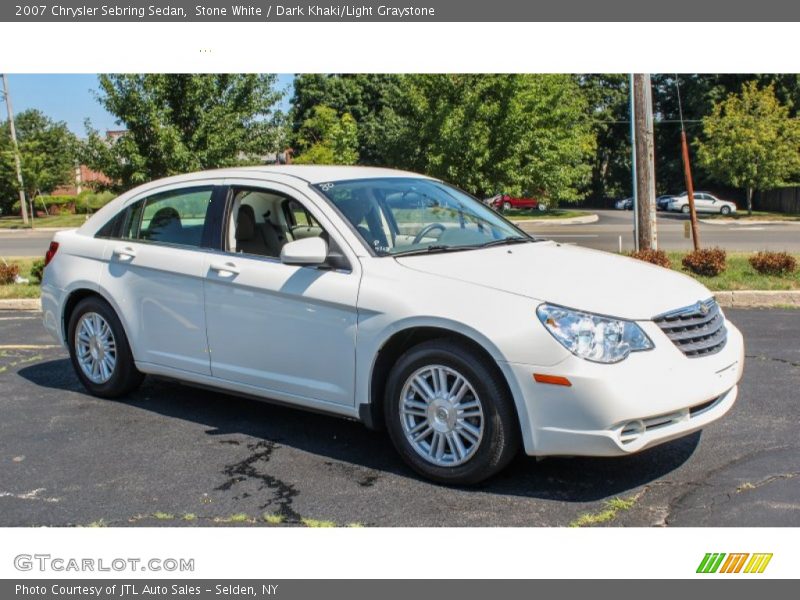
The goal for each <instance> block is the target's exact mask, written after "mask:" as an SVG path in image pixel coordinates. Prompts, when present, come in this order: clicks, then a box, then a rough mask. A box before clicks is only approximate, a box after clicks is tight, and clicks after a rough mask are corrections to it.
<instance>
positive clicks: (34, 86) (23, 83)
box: [0, 74, 294, 137]
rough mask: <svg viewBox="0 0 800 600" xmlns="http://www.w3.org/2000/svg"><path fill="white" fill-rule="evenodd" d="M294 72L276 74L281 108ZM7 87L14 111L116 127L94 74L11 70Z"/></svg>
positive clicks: (79, 129) (1, 111)
mask: <svg viewBox="0 0 800 600" xmlns="http://www.w3.org/2000/svg"><path fill="white" fill-rule="evenodd" d="M293 80H294V75H288V74H286V75H278V88H279V89H281V90H287V94H286V95H285V96H284V98H283V101H282V103H281V106H280V108H281V109H282V110H284V111H285V110H288V108H289V99H290V97H291V86H292V81H293ZM8 88H9V93H10V95H11V101H12V105H13V107H14V113H15V114H17V113H21V112H22V111H23V110H27V109H29V108H38V109H39V110H40V111H42V112H43V113H44V114H46V115H47V116H49V117H50V118H51V119H53V120H55V121H64V122H65V123H66V124H67V127H69V128H70V130H71V131H72V132H73V133H75V134H76V135H78V136H81V137H83V136H85V135H86V128H85V127H84V121H85V120H86V119H87V118H88V119H90V120H91V122H92V127H94V128H95V129H98V130H99V131H105V130H107V129H118V128H119V125H118V124H117V123H116V122H115V119H114V116H113V115H110V114H109V113H107V112H106V111H105V110H104V109H103V107H102V106H100V103H99V102H98V101H97V100H96V99H95V93H96V92H97V90H98V85H97V75H85V74H80V75H77V74H76V75H66V74H59V75H22V74H18V75H15V74H10V75H9V76H8ZM5 118H6V111H5V106H3V107H2V108H0V120H5Z"/></svg>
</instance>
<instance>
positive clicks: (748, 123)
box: [697, 81, 800, 213]
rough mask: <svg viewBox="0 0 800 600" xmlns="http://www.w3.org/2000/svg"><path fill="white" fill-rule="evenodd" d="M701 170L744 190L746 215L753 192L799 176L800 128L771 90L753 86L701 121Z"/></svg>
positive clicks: (771, 88)
mask: <svg viewBox="0 0 800 600" xmlns="http://www.w3.org/2000/svg"><path fill="white" fill-rule="evenodd" d="M697 147H698V159H699V161H700V164H701V165H702V166H703V167H704V168H705V169H706V170H707V171H708V172H709V174H710V175H711V176H712V177H714V178H715V179H717V180H719V181H721V182H723V183H727V184H729V185H732V186H735V187H739V188H744V189H745V190H746V192H747V210H748V212H749V213H752V210H753V191H754V190H764V189H769V188H773V187H777V186H781V185H785V184H786V183H788V182H789V181H790V180H791V179H792V178H793V177H796V176H797V174H798V172H800V122H798V121H797V120H795V119H793V118H791V116H790V113H789V107H788V106H786V105H785V104H781V102H780V101H779V100H778V98H777V97H776V95H775V87H774V85H772V84H770V85H768V86H767V87H764V88H759V87H758V84H757V83H756V82H755V81H750V82H747V83H745V84H744V85H743V86H742V89H741V92H740V93H739V94H731V95H730V96H728V97H727V98H726V99H725V100H722V101H721V102H717V103H716V104H715V105H714V108H713V110H712V112H711V114H710V115H709V116H707V117H705V118H704V119H703V139H701V140H700V141H699V142H698V144H697Z"/></svg>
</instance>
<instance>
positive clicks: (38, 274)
mask: <svg viewBox="0 0 800 600" xmlns="http://www.w3.org/2000/svg"><path fill="white" fill-rule="evenodd" d="M43 274H44V260H43V259H41V258H40V259H39V260H35V261H33V266H32V267H31V277H33V278H34V279H35V280H36V281H39V282H41V281H42V275H43Z"/></svg>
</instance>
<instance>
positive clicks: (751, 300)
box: [0, 290, 800, 311]
mask: <svg viewBox="0 0 800 600" xmlns="http://www.w3.org/2000/svg"><path fill="white" fill-rule="evenodd" d="M714 297H715V298H716V299H717V302H719V305H720V306H722V307H723V308H780V307H787V306H790V307H797V308H800V290H736V291H731V292H714ZM2 310H28V311H31V310H35V311H40V310H42V302H41V300H39V299H38V298H11V299H6V300H0V311H2Z"/></svg>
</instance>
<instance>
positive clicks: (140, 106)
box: [85, 74, 281, 188]
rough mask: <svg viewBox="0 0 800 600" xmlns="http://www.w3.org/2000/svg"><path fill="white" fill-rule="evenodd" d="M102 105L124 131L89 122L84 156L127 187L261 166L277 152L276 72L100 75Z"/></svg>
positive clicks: (278, 95)
mask: <svg viewBox="0 0 800 600" xmlns="http://www.w3.org/2000/svg"><path fill="white" fill-rule="evenodd" d="M99 80H100V89H101V91H100V94H99V96H98V100H99V102H100V103H101V104H102V105H103V107H104V108H105V109H106V110H107V111H108V112H110V113H111V114H113V115H114V116H116V117H117V122H118V123H119V124H120V126H122V127H124V128H125V130H126V133H125V134H124V135H123V136H122V137H120V138H118V139H117V140H116V141H113V142H112V141H109V140H107V139H106V138H105V136H103V135H101V134H100V132H98V131H96V130H94V129H92V128H91V125H90V124H89V123H87V129H88V140H87V142H86V144H85V158H86V161H87V163H88V164H89V165H90V166H91V167H92V168H94V169H97V170H99V171H102V172H103V173H105V174H106V175H108V176H109V177H110V178H111V179H112V180H114V181H115V182H117V185H118V186H119V187H122V188H126V187H130V186H132V185H136V184H139V183H142V182H145V181H149V180H151V179H155V178H158V177H164V176H167V175H173V174H176V173H186V172H191V171H197V170H201V169H209V168H216V167H226V166H232V165H237V164H247V163H258V162H261V157H262V156H263V155H265V154H267V153H269V152H274V151H275V150H277V144H278V141H279V136H280V133H281V127H280V118H281V115H280V114H278V113H276V112H275V105H276V103H277V102H278V101H279V100H280V98H281V93H280V92H278V91H276V89H275V83H276V77H275V75H253V74H245V75H226V74H223V75H197V74H178V75H175V74H147V75H101V76H100V78H99Z"/></svg>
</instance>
